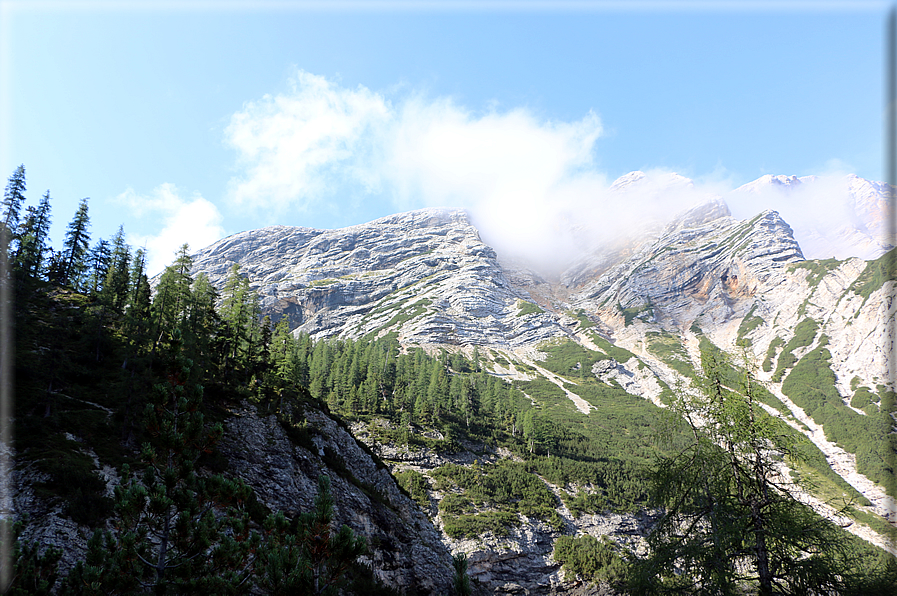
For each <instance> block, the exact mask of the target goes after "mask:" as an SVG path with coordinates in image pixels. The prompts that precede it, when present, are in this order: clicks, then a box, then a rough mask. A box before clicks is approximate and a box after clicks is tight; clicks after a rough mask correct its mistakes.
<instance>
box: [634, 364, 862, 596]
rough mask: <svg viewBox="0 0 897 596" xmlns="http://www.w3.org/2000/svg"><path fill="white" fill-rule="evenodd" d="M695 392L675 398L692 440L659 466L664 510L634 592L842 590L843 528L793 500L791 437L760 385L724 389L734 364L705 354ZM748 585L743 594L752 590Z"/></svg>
mask: <svg viewBox="0 0 897 596" xmlns="http://www.w3.org/2000/svg"><path fill="white" fill-rule="evenodd" d="M701 356H702V358H701V364H702V369H703V376H702V377H701V379H700V383H699V386H698V388H697V389H698V390H697V391H695V392H692V393H688V392H685V391H683V392H680V395H678V396H677V397H676V399H675V401H674V403H673V404H672V405H671V409H672V410H673V411H674V412H675V413H676V414H678V415H679V416H680V417H681V419H682V420H684V421H685V424H686V425H687V428H688V434H689V435H690V436H691V442H690V444H689V445H687V446H686V447H685V448H684V449H681V450H679V451H678V452H676V453H674V454H673V455H670V456H667V457H663V458H661V459H660V461H659V462H658V464H657V466H656V468H655V474H654V482H653V499H654V502H655V504H656V505H658V506H659V507H661V508H662V511H663V515H662V517H661V518H660V520H659V521H658V522H657V523H656V525H655V526H654V527H653V528H652V530H651V533H650V534H649V536H648V544H649V547H650V554H649V555H648V556H647V557H646V558H644V559H640V560H637V561H635V562H634V564H633V565H632V567H631V573H630V576H629V579H628V583H629V586H628V588H629V590H630V591H631V593H633V594H706V595H711V594H712V595H733V596H734V595H736V594H739V595H740V594H744V593H758V594H760V595H761V596H772V595H773V594H782V595H785V594H790V595H795V596H797V595H803V594H842V593H845V592H846V591H847V590H849V589H850V582H851V580H852V579H856V578H855V570H854V569H852V568H851V563H850V558H851V553H850V551H849V548H848V547H847V543H846V541H845V539H844V536H843V534H842V533H841V530H840V528H838V527H837V526H835V525H834V524H833V523H832V522H831V521H830V520H828V519H826V518H824V517H822V516H820V515H818V514H817V513H815V512H814V511H812V510H811V509H810V508H809V507H808V506H807V505H805V504H804V503H801V502H800V501H799V500H798V499H797V498H796V491H795V487H794V486H793V485H791V484H790V483H789V481H788V480H787V479H786V478H785V477H784V476H783V474H782V473H781V464H780V462H782V461H783V460H786V459H787V458H792V457H797V456H798V452H797V450H796V449H795V439H794V435H793V434H791V433H789V432H787V430H786V427H784V426H783V424H782V423H781V422H780V421H778V420H777V419H775V418H773V417H772V416H769V415H767V414H766V412H765V411H764V410H763V409H762V408H761V407H760V404H759V403H758V401H757V400H756V398H755V395H756V382H755V381H753V380H752V379H751V376H750V375H746V376H745V379H744V381H743V386H742V387H740V388H737V389H738V391H736V390H734V389H735V388H730V387H727V386H726V385H725V383H724V374H723V370H724V367H726V366H728V363H727V362H726V361H725V360H724V359H723V357H722V356H721V355H720V354H719V353H716V352H711V351H706V350H705V351H702V355H701ZM746 591H747V592H746Z"/></svg>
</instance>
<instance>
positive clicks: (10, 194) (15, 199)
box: [2, 164, 25, 236]
mask: <svg viewBox="0 0 897 596" xmlns="http://www.w3.org/2000/svg"><path fill="white" fill-rule="evenodd" d="M24 202H25V166H24V164H23V165H20V166H19V167H18V168H16V171H15V172H13V174H12V176H10V177H9V182H7V184H6V190H4V192H3V213H2V218H3V219H2V223H3V225H4V226H5V227H6V230H7V233H8V234H9V235H10V236H14V235H15V233H16V231H17V230H18V227H19V211H20V210H21V209H22V203H24Z"/></svg>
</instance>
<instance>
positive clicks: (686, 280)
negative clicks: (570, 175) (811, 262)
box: [570, 201, 803, 327]
mask: <svg viewBox="0 0 897 596" xmlns="http://www.w3.org/2000/svg"><path fill="white" fill-rule="evenodd" d="M800 260H803V255H802V254H801V251H800V246H798V244H797V242H796V241H795V240H794V237H793V236H792V234H791V228H790V227H789V226H788V224H787V223H785V222H784V221H783V220H782V218H781V217H779V215H778V214H777V213H776V212H774V211H765V212H763V213H761V214H759V215H757V216H756V217H754V218H752V219H751V220H749V221H746V222H741V221H738V220H736V219H734V218H732V217H731V216H729V215H728V210H727V209H726V208H725V204H723V203H721V202H719V201H714V202H711V203H709V204H707V205H702V206H699V207H697V208H695V209H692V210H690V211H688V212H686V213H684V214H683V215H681V216H680V217H679V218H677V219H676V220H674V221H673V222H671V223H670V224H669V225H668V226H667V227H666V229H665V230H664V231H663V233H662V234H661V235H660V237H659V238H658V239H657V240H656V241H654V242H653V243H651V244H649V245H647V246H644V247H643V248H642V249H641V250H639V251H638V253H636V254H635V255H634V256H632V257H631V258H629V259H627V260H626V261H624V262H622V263H620V264H619V265H617V266H616V267H613V268H612V269H611V270H609V271H608V272H607V273H605V274H604V275H602V276H601V277H600V278H598V279H597V280H595V281H592V282H590V283H588V284H585V285H584V286H583V287H582V288H581V289H579V290H578V291H577V292H575V293H574V294H572V295H571V296H570V302H571V304H572V305H573V306H574V307H577V308H583V309H585V310H586V311H588V312H592V313H595V314H597V315H598V316H599V317H600V318H601V319H602V320H604V321H605V322H606V323H609V324H611V325H612V326H613V327H621V326H626V324H627V323H631V320H632V318H640V319H642V320H646V321H651V322H658V323H661V324H664V325H667V326H671V327H677V326H680V325H683V324H685V326H686V327H687V326H688V325H689V324H690V323H691V322H692V321H694V320H695V319H697V318H698V317H701V319H702V321H704V322H705V324H711V325H712V324H719V323H722V322H725V321H726V320H728V319H731V318H732V317H734V316H737V315H739V314H742V315H743V312H742V309H740V308H739V306H740V305H743V304H745V303H747V301H749V300H750V299H752V298H753V296H755V295H756V294H757V293H758V292H762V291H763V290H765V289H766V288H768V287H769V282H770V281H771V280H772V278H773V277H774V276H775V275H776V274H777V273H779V272H781V271H782V270H784V268H785V266H786V265H788V264H789V263H793V262H797V261H800ZM744 310H746V309H744ZM613 319H617V322H616V324H614V323H613V322H612V320H613ZM620 322H623V325H620Z"/></svg>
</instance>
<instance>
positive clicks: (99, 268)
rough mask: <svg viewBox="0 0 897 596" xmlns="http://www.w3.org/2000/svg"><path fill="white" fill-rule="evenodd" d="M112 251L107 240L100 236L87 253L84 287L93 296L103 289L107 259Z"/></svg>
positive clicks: (107, 269) (107, 267)
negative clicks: (86, 272)
mask: <svg viewBox="0 0 897 596" xmlns="http://www.w3.org/2000/svg"><path fill="white" fill-rule="evenodd" d="M111 258H112V251H111V250H110V248H109V241H108V240H104V239H102V238H100V239H99V240H98V241H97V243H96V244H95V245H94V246H93V248H91V249H90V252H89V253H88V255H87V259H86V264H87V271H88V274H87V283H86V287H85V289H86V290H87V291H88V292H89V293H90V294H91V295H93V296H97V295H99V294H100V293H101V292H102V291H103V285H104V282H105V280H106V275H107V273H108V272H109V261H110V260H111Z"/></svg>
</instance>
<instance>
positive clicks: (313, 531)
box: [257, 474, 367, 596]
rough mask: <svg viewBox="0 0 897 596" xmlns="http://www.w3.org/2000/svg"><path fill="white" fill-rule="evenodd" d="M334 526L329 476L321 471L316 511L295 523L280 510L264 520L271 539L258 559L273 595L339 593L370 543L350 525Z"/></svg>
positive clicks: (264, 582) (264, 581) (326, 595)
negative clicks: (353, 564) (348, 572)
mask: <svg viewBox="0 0 897 596" xmlns="http://www.w3.org/2000/svg"><path fill="white" fill-rule="evenodd" d="M332 526H333V495H332V493H331V490H330V478H329V477H328V476H327V475H325V474H321V475H320V476H318V494H317V496H316V497H315V507H314V510H313V511H310V512H308V513H302V514H300V515H299V516H298V517H297V519H296V520H294V522H293V523H292V524H291V523H290V522H289V521H288V520H287V519H286V517H285V516H284V515H283V514H282V513H278V514H275V515H272V516H270V517H269V518H268V520H267V521H266V523H265V530H266V533H267V537H266V538H267V539H266V541H265V543H264V545H263V546H262V548H261V549H260V553H259V557H258V562H257V567H258V575H259V577H260V584H261V586H262V587H263V588H265V589H267V590H270V593H271V594H274V595H275V596H280V595H288V594H308V595H311V596H331V595H334V594H337V593H338V590H339V588H340V586H341V584H342V583H343V581H344V579H345V576H346V572H347V571H348V570H349V568H350V566H351V565H352V563H354V562H355V560H356V559H357V558H358V557H360V556H361V555H363V554H365V553H366V552H367V545H366V543H365V540H364V538H363V537H360V536H357V535H356V534H355V532H353V531H352V530H351V529H350V528H349V527H348V526H346V525H343V526H341V527H340V529H339V530H337V531H334V530H333V527H332Z"/></svg>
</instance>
